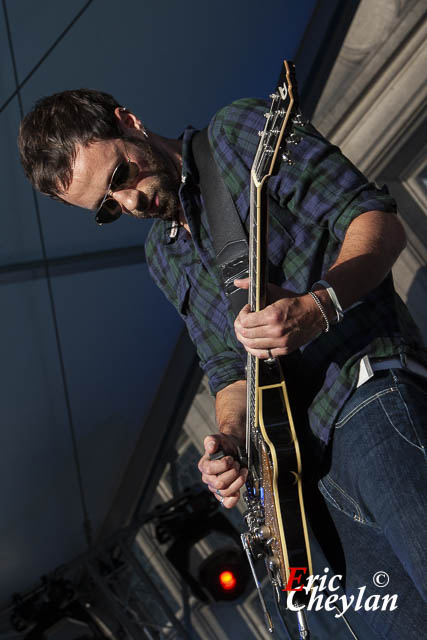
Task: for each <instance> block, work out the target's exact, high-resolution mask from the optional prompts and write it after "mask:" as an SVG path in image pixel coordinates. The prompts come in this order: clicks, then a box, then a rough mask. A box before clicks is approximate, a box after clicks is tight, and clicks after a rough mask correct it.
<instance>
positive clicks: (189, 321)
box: [146, 99, 427, 443]
mask: <svg viewBox="0 0 427 640" xmlns="http://www.w3.org/2000/svg"><path fill="white" fill-rule="evenodd" d="M266 110H267V103H266V102H264V101H262V100H255V99H243V100H238V101H236V102H234V103H233V104H232V105H230V106H228V107H225V108H224V109H222V110H221V111H220V112H219V113H218V114H217V115H216V116H215V117H214V118H213V120H212V121H211V123H210V125H209V129H208V134H209V141H210V144H211V147H212V150H213V153H214V158H215V161H216V162H217V164H218V166H219V169H220V171H221V173H222V175H223V178H224V180H225V182H226V184H227V187H228V189H229V191H230V193H231V195H232V198H233V200H234V202H235V205H236V208H237V210H238V213H239V215H240V217H241V219H242V221H243V222H244V223H246V224H247V223H248V222H249V175H250V169H251V166H252V161H253V158H254V155H255V151H256V148H257V145H258V140H259V138H258V135H257V132H258V131H259V130H262V129H263V127H264V121H265V120H264V117H263V114H264V113H265V111H266ZM294 129H295V132H296V133H297V134H298V135H299V136H300V137H301V141H300V143H299V144H298V145H297V146H295V147H293V148H292V157H293V164H292V165H288V164H285V163H283V164H282V165H281V166H280V168H279V171H278V173H277V175H275V176H272V177H271V178H270V180H269V183H268V190H269V199H270V203H271V205H272V206H271V207H270V209H271V210H270V237H269V279H270V281H271V282H274V283H275V284H277V285H279V286H282V287H285V288H286V289H290V290H292V291H295V292H297V293H305V292H307V291H308V290H309V289H310V287H311V285H312V284H313V283H314V282H315V281H316V280H319V279H321V277H322V274H324V273H325V272H326V271H327V270H328V268H329V267H330V266H331V265H332V263H333V262H334V260H335V259H336V257H337V255H338V252H339V249H340V247H341V244H342V241H343V239H344V236H345V233H346V230H347V228H348V226H349V224H350V223H351V221H352V220H353V219H354V218H355V217H356V216H358V215H360V214H361V213H364V212H366V211H370V210H380V211H387V212H390V215H393V214H394V213H393V212H395V203H394V200H393V199H392V198H391V196H390V195H389V194H388V191H387V189H386V188H383V189H378V188H377V187H376V186H375V185H374V184H373V183H370V182H368V181H367V180H366V178H365V177H364V176H363V175H362V174H361V173H360V171H358V170H357V169H356V168H355V167H354V165H352V164H351V162H350V161H349V160H348V159H347V158H345V157H344V156H343V155H342V153H341V152H340V150H339V149H338V148H337V147H335V146H333V145H331V144H330V143H328V142H327V141H326V140H325V139H324V138H323V137H322V136H321V135H320V134H319V133H318V132H317V131H316V130H315V129H314V127H312V126H311V125H309V124H307V125H305V126H304V127H299V126H295V127H294ZM194 133H195V130H194V129H192V128H188V129H186V131H185V132H184V134H183V170H182V183H181V188H180V200H181V204H182V207H183V209H184V212H185V215H186V218H187V221H188V224H189V227H190V230H191V236H190V235H189V234H188V233H187V232H186V231H185V229H183V228H180V229H179V231H178V233H177V235H176V236H175V237H171V235H170V232H171V223H168V222H165V221H160V220H157V221H155V222H154V223H153V225H152V228H151V230H150V233H149V236H148V238H147V242H146V258H147V263H148V266H149V269H150V273H151V275H152V277H153V278H154V280H155V282H156V283H157V284H158V286H159V287H160V288H161V289H162V290H163V292H164V293H165V295H166V296H167V298H168V299H169V300H170V301H171V302H172V304H173V305H174V306H175V307H176V309H177V310H178V312H179V313H180V315H181V316H182V318H183V319H184V321H185V322H186V325H187V328H188V331H189V334H190V337H191V339H192V341H193V342H194V344H195V345H196V348H197V351H198V355H199V358H200V365H201V367H202V369H203V370H204V371H205V372H206V374H207V376H208V378H209V383H210V387H211V390H212V392H213V393H216V392H218V391H219V390H220V389H222V388H223V387H225V386H227V385H229V384H230V383H232V382H234V381H236V380H241V379H244V377H245V365H246V352H245V350H244V349H243V347H242V345H241V344H240V343H239V342H238V340H237V339H236V336H235V334H234V329H233V316H232V312H231V309H230V307H229V304H228V301H227V299H226V297H225V294H224V292H223V290H222V287H221V281H220V277H219V272H218V270H217V267H216V265H215V261H214V252H213V246H212V242H211V239H210V236H209V231H208V225H207V218H206V212H205V210H204V208H203V201H202V199H201V196H200V192H199V189H198V174H197V168H196V167H195V165H194V160H193V157H192V153H191V138H192V136H193V134H194ZM301 353H302V358H301V360H300V364H299V369H300V373H299V375H301V372H302V378H301V384H302V385H303V388H302V393H303V394H305V396H306V404H307V411H308V415H309V419H310V424H311V428H312V430H313V432H314V433H315V435H316V436H317V437H319V438H320V439H321V440H322V441H323V442H324V443H327V442H328V440H329V438H330V434H331V429H332V427H333V424H334V421H335V419H336V416H337V414H338V412H339V411H340V409H341V408H342V406H343V405H344V403H345V401H346V399H347V397H348V396H349V394H350V393H351V391H352V389H353V388H354V387H355V385H356V382H357V379H358V371H359V362H360V359H361V357H363V356H364V355H368V356H369V357H370V358H373V359H381V358H390V357H392V356H400V357H401V358H402V359H403V362H404V358H405V357H406V356H411V357H413V358H416V359H417V360H419V361H421V362H422V363H423V364H425V365H427V353H426V351H425V349H424V347H423V346H422V341H421V338H420V336H419V332H418V330H417V328H416V327H415V325H414V323H413V322H412V320H411V317H410V315H409V313H408V312H407V310H406V307H405V306H404V305H403V303H402V302H401V301H400V299H399V298H398V296H397V294H396V293H395V291H394V288H393V282H392V277H391V275H389V276H388V277H387V278H386V279H385V280H384V282H383V283H382V284H381V285H380V286H379V287H378V288H376V289H375V290H374V291H372V292H371V293H369V294H368V295H367V296H366V297H365V298H364V299H363V300H361V301H360V304H358V305H357V306H355V307H354V308H351V309H350V310H349V311H347V312H346V314H345V318H344V320H343V321H342V322H341V323H339V324H335V325H333V326H331V329H330V331H329V332H328V333H323V334H321V335H320V336H318V337H317V338H316V339H314V340H313V341H312V342H310V343H308V344H307V345H305V346H304V347H302V349H301Z"/></svg>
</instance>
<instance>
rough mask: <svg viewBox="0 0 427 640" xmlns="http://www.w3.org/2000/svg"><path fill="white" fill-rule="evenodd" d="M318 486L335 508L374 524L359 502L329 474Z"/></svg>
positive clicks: (355, 519)
mask: <svg viewBox="0 0 427 640" xmlns="http://www.w3.org/2000/svg"><path fill="white" fill-rule="evenodd" d="M318 487H319V491H320V493H321V494H322V496H323V497H324V498H325V500H326V501H327V502H328V503H329V504H330V505H332V506H333V507H334V508H335V509H338V511H341V512H342V513H345V515H347V516H348V517H349V518H351V519H352V520H354V521H355V522H360V523H361V524H369V525H373V526H374V523H373V522H370V521H369V520H368V518H367V517H366V516H365V514H364V513H363V511H362V508H361V507H360V505H359V504H358V502H357V501H356V500H355V499H354V498H352V496H351V495H350V494H349V493H348V492H347V491H345V490H344V489H343V488H342V487H341V486H340V485H339V484H338V483H337V482H336V481H335V480H333V479H332V477H331V476H330V475H329V474H328V475H326V476H324V477H323V478H322V479H321V480H319V483H318Z"/></svg>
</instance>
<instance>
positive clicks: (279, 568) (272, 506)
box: [258, 359, 312, 589]
mask: <svg viewBox="0 0 427 640" xmlns="http://www.w3.org/2000/svg"><path fill="white" fill-rule="evenodd" d="M258 416H259V430H260V434H261V437H262V439H261V452H260V453H261V455H260V461H261V470H262V471H261V473H262V478H263V487H264V496H263V502H264V514H265V524H266V525H267V526H268V528H269V530H270V531H271V536H272V538H273V541H272V542H271V544H270V555H271V559H272V560H273V562H271V563H270V566H269V570H270V573H271V574H272V577H273V580H274V582H275V583H277V585H278V586H280V588H281V589H284V588H285V587H286V584H287V582H288V580H289V576H290V568H291V567H306V568H307V574H311V573H312V566H311V555H310V545H309V539H308V532H307V524H306V519H305V510H304V501H303V492H302V462H301V455H300V450H299V444H298V438H297V432H296V428H295V424H294V422H293V418H292V412H291V407H290V403H289V398H288V393H287V388H286V382H285V380H284V377H283V372H282V368H281V366H280V363H279V361H278V360H276V359H275V360H274V361H273V362H271V363H270V364H266V362H265V361H260V362H259V386H258Z"/></svg>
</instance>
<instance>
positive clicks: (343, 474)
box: [318, 369, 427, 640]
mask: <svg viewBox="0 0 427 640" xmlns="http://www.w3.org/2000/svg"><path fill="white" fill-rule="evenodd" d="M426 447H427V379H425V378H422V377H420V376H417V375H414V374H412V373H408V372H406V371H404V370H402V369H392V370H386V371H378V372H377V373H376V374H375V376H374V377H373V378H372V379H371V380H369V381H368V382H366V383H365V384H363V385H362V386H361V387H359V388H358V389H356V390H355V391H354V393H353V394H352V396H351V397H350V399H349V400H348V401H347V402H346V404H345V406H344V408H343V410H342V411H341V413H340V415H339V417H338V421H337V423H336V427H335V432H334V436H333V442H332V446H331V450H330V452H329V453H330V456H329V460H328V462H327V465H326V468H325V470H324V475H323V477H321V479H320V480H319V483H318V487H319V490H320V492H321V494H322V495H323V497H324V498H325V501H326V506H327V512H328V513H326V516H328V514H329V516H328V517H329V520H330V523H329V530H330V531H332V530H333V529H334V530H335V531H333V532H332V534H331V535H330V536H328V538H327V539H326V538H325V536H323V539H322V540H320V544H321V546H322V548H323V550H324V552H325V554H326V557H327V558H328V560H329V562H330V566H331V568H332V571H333V572H334V573H335V574H340V575H343V583H344V589H345V592H346V594H347V595H348V596H350V595H351V594H353V595H354V596H357V595H358V594H360V589H361V588H362V587H366V589H365V590H364V591H363V602H364V603H366V600H367V598H369V596H375V595H377V596H380V598H378V599H377V600H375V598H370V600H368V603H369V605H368V606H371V607H374V606H375V604H377V606H378V607H381V606H382V605H383V602H384V600H383V596H385V595H390V596H392V595H394V594H397V601H396V604H397V609H395V610H393V611H392V610H390V606H391V604H390V603H389V604H390V606H388V607H386V610H381V608H378V609H377V610H368V611H367V610H365V608H361V609H360V611H359V614H361V615H362V616H363V617H364V623H367V625H369V627H370V629H372V633H371V634H365V635H363V636H359V638H360V639H361V640H372V638H377V637H378V638H385V639H386V640H402V639H403V638H404V639H405V640H406V639H412V638H413V639H414V640H415V639H419V638H422V637H425V633H426V628H427V605H426V601H427V580H426V573H427V465H426ZM326 519H328V518H326ZM326 519H325V518H324V522H326ZM331 525H332V527H331ZM326 528H327V529H328V527H326ZM335 534H336V535H335ZM378 572H380V573H378ZM375 574H377V576H376V578H375V580H376V582H377V585H376V584H374V576H375ZM385 574H387V576H386V575H385ZM387 578H388V579H389V583H388V584H387V585H386V586H381V585H382V584H384V583H385V582H386V580H387ZM338 604H339V603H338ZM362 607H363V604H362Z"/></svg>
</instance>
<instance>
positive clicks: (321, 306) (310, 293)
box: [308, 291, 329, 333]
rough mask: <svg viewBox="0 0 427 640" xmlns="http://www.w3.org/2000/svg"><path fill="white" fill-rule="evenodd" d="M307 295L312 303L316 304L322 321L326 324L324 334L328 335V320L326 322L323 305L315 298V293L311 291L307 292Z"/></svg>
mask: <svg viewBox="0 0 427 640" xmlns="http://www.w3.org/2000/svg"><path fill="white" fill-rule="evenodd" d="M308 293H309V295H310V296H311V297H312V298H313V300H314V302H315V303H316V304H317V306H318V307H319V310H320V313H321V314H322V316H323V319H324V321H325V322H326V329H325V333H328V331H329V320H328V316H327V315H326V311H325V309H324V308H323V304H322V303H321V302H320V300H319V298H318V297H317V296H316V294H315V293H313V291H309V292H308Z"/></svg>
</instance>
